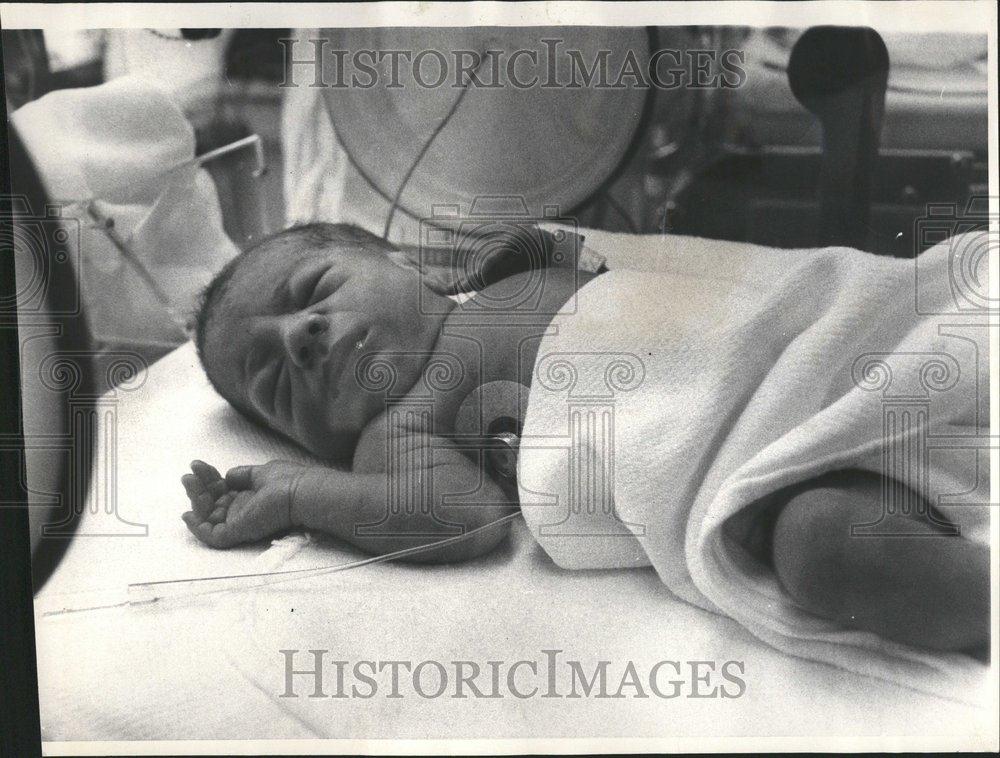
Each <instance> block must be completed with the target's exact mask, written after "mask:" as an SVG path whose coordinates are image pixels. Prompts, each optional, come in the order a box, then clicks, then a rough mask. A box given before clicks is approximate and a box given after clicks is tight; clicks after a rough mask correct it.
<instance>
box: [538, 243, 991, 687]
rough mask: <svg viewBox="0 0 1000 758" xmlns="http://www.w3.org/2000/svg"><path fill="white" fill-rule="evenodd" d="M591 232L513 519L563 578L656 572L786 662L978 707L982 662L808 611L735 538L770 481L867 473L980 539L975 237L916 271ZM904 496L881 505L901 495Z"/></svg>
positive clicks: (984, 413)
mask: <svg viewBox="0 0 1000 758" xmlns="http://www.w3.org/2000/svg"><path fill="white" fill-rule="evenodd" d="M588 241H589V242H591V243H593V244H594V245H595V248H596V249H597V250H599V251H600V252H601V253H603V254H605V255H606V256H607V257H608V265H609V268H611V271H610V273H608V274H605V275H603V276H601V277H598V278H597V279H595V280H593V281H592V282H590V283H588V284H587V285H586V286H585V287H584V288H582V289H581V291H580V292H579V293H578V295H577V297H576V298H575V299H574V300H573V301H571V302H570V303H567V304H566V306H565V307H564V308H563V311H562V312H561V313H560V315H558V316H557V317H556V319H555V321H554V326H555V327H556V328H555V329H553V330H552V332H551V333H550V334H549V335H548V336H546V337H545V338H544V340H543V341H542V344H541V348H540V350H539V353H538V358H537V360H536V364H535V373H534V375H533V379H532V388H531V392H530V398H529V402H528V411H527V416H526V421H525V426H524V431H523V436H522V441H521V452H520V459H519V471H518V483H519V487H520V496H521V503H522V510H523V512H524V515H525V519H526V520H527V522H528V523H529V525H530V526H531V528H532V533H533V535H534V536H535V538H536V539H537V540H538V542H539V543H540V544H541V545H542V547H543V548H544V549H545V550H546V552H547V553H548V554H549V555H550V556H551V557H552V559H553V560H554V561H555V562H556V563H557V564H559V565H560V566H563V567H565V568H576V569H579V568H608V567H625V566H639V565H650V564H651V565H652V566H653V567H654V568H655V570H656V571H657V573H658V575H659V577H660V579H661V580H662V581H663V582H664V584H666V585H667V587H668V588H669V589H670V590H671V591H673V592H674V593H676V594H677V595H678V596H680V597H681V598H683V599H685V600H687V601H689V602H691V603H693V604H695V605H698V606H700V607H702V608H706V609H709V610H712V611H715V612H718V613H722V614H725V615H727V616H730V617H732V618H734V619H736V620H737V621H739V622H740V623H741V624H743V625H744V626H745V627H747V628H748V629H749V630H750V631H751V632H752V633H754V634H755V635H756V636H758V637H759V638H761V639H762V640H764V641H766V642H768V643H769V644H771V645H773V646H775V647H777V648H778V649H780V650H782V651H785V652H787V653H790V654H792V655H796V656H803V657H806V658H810V659H815V660H819V661H824V662H827V663H831V664H834V665H836V666H840V667H842V668H845V669H848V670H851V671H855V672H859V673H863V674H869V675H872V676H876V677H880V678H884V679H887V680H890V681H895V682H897V683H901V684H904V685H907V686H910V687H914V688H917V689H921V690H925V691H931V692H936V693H937V694H942V693H944V692H947V693H948V694H947V696H949V697H954V698H956V699H967V698H975V697H976V694H975V693H974V692H973V690H975V689H976V688H977V687H979V686H981V685H982V684H983V680H984V679H985V676H984V674H985V672H986V667H985V666H982V665H981V664H978V663H976V662H974V661H973V660H972V659H970V658H968V657H967V656H962V655H958V654H938V653H932V652H929V651H926V650H918V649H916V648H912V647H908V646H905V645H901V644H897V643H893V642H890V641H887V640H884V639H881V638H879V637H877V636H875V635H873V634H869V633H864V632H857V631H847V630H844V629H842V628H839V627H838V626H837V625H836V624H834V623H832V622H828V621H825V620H823V619H819V618H817V617H815V616H812V615H810V614H808V613H806V612H804V611H802V610H801V609H799V608H797V607H796V606H795V605H794V604H793V603H792V601H791V599H790V598H789V597H788V596H787V595H786V594H785V593H784V592H783V590H782V588H781V587H780V585H779V583H778V582H777V580H776V577H775V576H774V573H773V570H771V569H770V568H769V567H768V566H766V565H764V564H763V563H762V562H760V561H758V560H754V559H753V557H752V554H751V552H750V551H749V550H748V549H747V544H746V543H747V539H748V535H747V534H743V537H744V538H743V539H741V538H740V531H739V529H738V528H732V527H733V526H734V525H737V526H739V525H741V524H742V528H743V529H744V532H746V531H747V530H750V529H751V528H752V524H750V523H749V522H750V521H752V519H745V518H744V519H741V518H739V516H740V514H746V513H747V512H748V508H749V507H750V506H751V505H753V504H754V503H756V502H759V501H761V500H762V499H763V498H766V497H767V496H768V495H770V494H772V493H774V492H776V491H777V490H779V489H782V488H784V487H786V486H789V485H792V484H794V483H797V482H802V481H805V480H808V479H812V478H814V477H816V476H818V475H820V474H823V473H825V472H828V471H832V470H838V469H844V468H858V469H863V470H867V471H871V472H874V473H876V474H879V475H882V474H883V473H884V474H886V476H887V477H892V478H893V479H896V480H898V481H901V482H903V483H905V484H907V485H909V486H910V487H912V488H913V489H914V490H915V491H917V492H921V493H924V495H925V497H926V498H927V500H928V501H929V502H931V503H933V504H934V505H935V507H936V508H937V509H938V510H939V511H940V513H942V514H944V516H945V518H947V519H948V520H949V521H950V522H951V523H952V524H953V525H954V526H956V527H957V528H958V529H959V530H960V533H961V535H962V538H964V539H969V540H977V541H980V542H983V543H987V544H988V541H989V536H988V525H989V512H988V507H987V503H988V493H989V477H988V465H989V464H988V455H987V454H988V449H989V429H988V424H989V421H988V419H989V412H988V405H987V403H988V390H987V387H988V386H989V385H988V367H989V356H988V352H987V341H986V329H985V328H983V327H984V326H985V324H986V311H985V310H984V309H983V307H984V303H983V300H982V296H981V295H980V294H978V293H977V292H976V286H978V285H980V284H981V286H982V288H983V289H984V290H985V282H986V278H985V267H986V260H987V258H988V256H986V255H982V254H981V253H982V252H984V251H985V250H987V249H988V244H987V240H986V238H985V234H966V235H962V236H958V237H954V238H952V239H951V240H947V241H945V242H942V243H940V244H938V245H936V246H935V247H933V248H931V249H929V250H927V251H926V252H925V253H923V254H922V255H921V256H919V257H918V258H917V260H916V261H913V260H899V259H888V258H880V257H876V256H872V255H868V254H866V253H861V252H858V251H855V250H849V249H834V248H828V249H817V250H776V249H768V248H761V247H756V246H752V245H744V244H734V245H733V246H732V248H731V249H729V250H726V249H725V248H724V247H720V248H717V249H715V250H714V251H713V252H711V253H705V252H704V251H702V254H701V255H698V256H685V255H684V254H683V250H678V249H677V248H676V247H675V248H672V249H670V252H667V250H668V248H667V246H665V245H662V244H661V245H660V246H659V249H658V245H657V241H656V239H655V238H650V239H648V240H647V241H646V242H644V244H643V245H641V246H629V252H628V253H627V255H628V258H627V259H625V257H624V256H620V255H618V254H617V251H616V250H615V249H613V248H605V247H602V246H601V241H600V239H599V238H598V237H596V236H595V237H593V238H592V239H590V240H588ZM976 266H981V268H982V270H981V271H980V270H978V269H976ZM626 268H630V269H646V270H639V271H636V270H625V269H626ZM970 272H971V273H970ZM977 272H978V273H979V274H981V276H980V277H979V278H976V276H975V274H976V273H977ZM887 467H888V468H887ZM886 481H888V478H887V479H886ZM901 497H902V495H900V493H899V492H898V491H896V492H892V491H890V493H889V495H888V500H887V503H890V504H892V505H893V506H895V507H900V508H906V507H912V506H913V505H914V504H913V503H905V502H902V501H900V498H901ZM893 498H895V500H894V499H893ZM887 507H888V506H887ZM724 527H725V528H724ZM845 528H847V527H846V525H845ZM857 528H858V529H859V531H858V538H863V537H862V536H861V535H862V534H877V533H878V529H879V526H878V525H874V526H865V525H858V526H857ZM874 538H876V539H877V538H878V537H874Z"/></svg>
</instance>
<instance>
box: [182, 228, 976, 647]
mask: <svg viewBox="0 0 1000 758" xmlns="http://www.w3.org/2000/svg"><path fill="white" fill-rule="evenodd" d="M533 276H534V274H533V273H532V272H531V271H522V272H519V273H513V274H511V275H509V276H504V277H501V278H499V280H498V281H494V282H492V283H489V284H488V285H486V286H485V287H482V288H479V291H478V292H477V293H476V294H475V295H474V296H473V303H475V302H477V301H479V300H481V301H482V302H484V303H489V302H497V301H498V300H503V299H505V298H506V299H510V298H511V297H512V296H513V295H516V293H518V292H521V291H523V289H524V288H525V285H526V283H527V282H528V281H529V278H530V277H533ZM591 278H593V275H591V274H585V273H583V272H578V271H572V270H566V269H558V268H552V269H549V270H547V271H546V272H545V276H544V277H535V278H534V280H533V281H538V282H540V283H541V286H540V287H539V291H538V292H537V297H535V298H531V299H526V301H525V303H524V305H523V308H524V312H523V317H522V314H520V313H518V312H517V308H515V309H514V312H511V311H510V310H509V309H508V310H505V312H504V313H503V314H502V315H500V314H499V313H496V312H495V311H491V309H490V308H485V307H484V308H482V309H480V310H470V309H468V308H464V307H458V306H457V303H456V302H455V301H454V300H453V299H451V298H450V297H449V295H450V294H451V290H450V289H449V285H448V284H447V283H446V282H445V283H443V282H442V281H441V280H440V279H437V278H435V277H432V276H428V275H427V272H421V271H420V270H419V266H417V265H415V264H414V262H413V261H412V259H411V258H408V257H407V256H406V255H405V254H403V252H402V251H400V250H398V249H396V248H395V247H393V246H392V245H390V244H389V243H388V242H386V241H385V240H383V239H380V238H378V237H375V236H373V235H371V234H368V233H367V232H364V231H362V230H360V229H357V228H354V227H349V226H344V225H333V224H311V225H308V226H305V227H298V228H294V229H290V230H287V231H284V232H281V233H279V234H277V235H275V236H273V237H271V238H269V239H267V240H264V241H263V242H261V243H259V244H258V245H257V246H256V247H254V248H252V249H251V250H248V251H247V252H246V253H244V254H243V255H241V256H239V257H237V258H236V259H234V260H233V261H232V262H231V263H230V264H229V265H228V266H227V267H226V268H225V269H224V270H223V271H222V272H221V273H220V274H219V275H218V276H217V277H216V278H215V280H214V281H213V282H212V284H211V285H210V286H209V288H208V290H207V292H206V294H205V298H204V305H203V307H202V310H201V313H200V316H199V323H198V330H197V347H198V351H199V355H200V357H201V360H202V363H203V366H204V368H205V371H206V373H207V375H208V378H209V379H210V381H211V383H212V384H213V386H214V387H215V388H216V389H217V390H218V392H219V393H220V394H221V395H222V396H223V397H225V398H226V399H227V400H228V401H229V402H230V403H231V404H232V405H233V406H234V407H235V408H237V409H238V410H239V411H241V412H242V413H243V414H245V415H246V416H248V417H250V418H252V419H254V420H256V421H258V422H259V423H262V424H263V425H265V426H267V427H269V428H271V429H273V430H275V431H277V432H278V433H280V434H282V435H283V436H285V437H287V438H288V439H290V440H292V441H294V442H296V443H298V444H299V445H300V446H301V447H303V448H305V449H306V450H308V451H309V452H311V453H312V454H313V455H315V456H316V457H318V458H320V459H322V460H324V461H329V462H331V463H333V464H337V465H338V466H340V467H341V468H331V467H326V466H303V465H299V464H294V463H288V462H280V461H272V462H270V463H267V464H265V465H262V466H238V467H236V468H234V469H231V470H230V471H229V472H227V474H226V476H225V477H222V476H221V475H220V474H219V472H218V471H216V470H215V469H214V468H212V467H211V466H209V465H208V464H206V463H202V462H200V461H195V462H194V463H193V464H192V467H191V468H192V472H193V473H191V474H187V475H185V476H184V477H183V484H184V487H185V489H186V491H187V494H188V497H189V498H190V501H191V510H190V511H189V512H187V513H185V514H184V516H183V518H184V521H185V523H186V524H187V525H188V527H189V528H190V530H191V531H192V532H193V533H194V535H195V536H196V537H197V538H198V539H200V540H201V541H202V542H204V543H205V544H207V545H210V546H211V547H215V548H227V547H231V546H233V545H236V544H240V543H244V542H252V541H257V540H262V539H265V538H267V537H270V536H272V535H275V534H278V533H281V532H283V531H287V530H289V529H292V528H296V527H298V528H305V529H310V530H318V531H321V532H325V533H328V534H330V535H334V536H336V537H339V538H342V539H344V540H347V541H348V542H350V543H352V544H354V545H356V546H357V547H359V548H361V549H363V550H365V551H368V552H371V553H376V554H384V553H388V552H392V551H396V550H400V549H405V548H412V547H415V546H422V545H428V544H430V543H436V542H441V544H440V545H439V546H437V547H434V548H431V549H429V550H424V551H420V552H418V553H415V554H413V555H412V556H410V557H411V559H412V560H422V561H434V562H444V561H458V560H465V559H469V558H472V557H474V556H477V555H481V554H483V553H486V552H488V551H490V550H492V549H493V548H494V547H495V546H496V545H497V544H498V543H499V542H500V541H501V540H503V539H504V537H505V535H506V531H507V528H508V525H509V521H507V520H504V516H506V515H508V514H510V513H513V512H514V511H516V509H517V507H518V503H517V488H516V483H515V482H513V481H512V480H511V478H509V477H506V476H504V475H503V473H502V472H503V471H504V468H503V467H502V466H499V467H498V466H495V465H490V461H491V460H495V459H496V455H495V452H496V449H497V448H498V447H499V448H503V443H502V440H503V439H507V440H509V439H510V438H511V434H513V435H516V434H518V433H519V431H520V423H521V422H523V418H517V419H513V428H506V429H503V430H502V431H504V432H507V433H508V434H507V435H506V436H504V435H503V434H494V433H492V432H493V430H492V429H491V430H489V431H490V432H491V433H484V434H483V436H482V441H481V444H479V445H470V444H469V439H470V438H469V436H468V434H467V433H468V431H469V430H467V429H462V430H459V429H457V428H456V419H457V418H458V417H459V410H460V406H462V403H463V401H464V400H465V399H467V398H469V397H470V396H471V393H474V391H475V390H476V389H477V388H479V387H482V386H485V385H490V386H493V387H498V386H499V387H504V386H512V387H517V386H518V385H521V386H523V387H530V385H531V380H532V373H533V368H534V364H535V358H536V355H537V352H538V347H539V342H540V340H541V337H542V335H543V332H544V331H545V326H544V325H541V326H540V325H539V319H538V317H537V314H539V313H555V312H556V311H558V310H559V308H560V307H561V306H562V305H563V304H564V303H566V302H567V301H568V300H570V299H571V298H572V296H573V295H574V293H575V291H576V289H577V287H579V286H582V285H584V284H586V282H588V281H590V279H591ZM491 315H492V316H493V318H492V319H490V317H491ZM484 322H486V323H485V324H484ZM442 356H447V357H448V358H449V360H452V361H457V363H458V364H459V366H460V369H459V371H458V372H457V375H456V377H457V378H456V381H455V382H454V383H453V384H452V386H449V387H448V388H447V390H446V391H444V390H442V389H441V387H440V382H439V381H436V380H435V377H434V374H433V372H434V370H435V364H436V360H435V359H436V358H440V357H442ZM373 361H377V362H379V363H381V364H382V365H383V366H391V372H392V375H393V377H392V378H393V381H392V383H391V387H388V388H385V389H382V390H381V391H378V390H376V389H373V388H372V387H371V386H369V385H367V384H366V383H365V381H363V376H364V374H365V367H366V366H371V365H374V364H373ZM438 368H440V366H439V365H438ZM387 392H391V393H392V400H393V402H394V403H397V404H402V405H403V406H405V405H406V404H407V402H408V401H413V403H414V405H412V407H418V406H419V407H426V408H427V409H428V412H426V413H423V412H408V413H389V412H387V407H388V406H387V399H388V396H387ZM486 421H487V422H488V421H489V419H486ZM456 431H459V432H462V433H463V434H462V436H461V440H462V442H461V444H458V443H457V442H456V440H457V439H459V438H458V437H456V436H455V433H456ZM880 485H881V483H880V481H879V479H878V478H877V477H875V476H873V475H871V474H866V473H862V472H835V473H833V474H830V475H828V476H825V477H823V478H821V479H814V480H812V481H809V482H806V483H803V484H800V485H797V486H796V487H795V488H794V489H789V490H786V491H783V492H780V493H779V494H778V495H777V496H776V497H774V498H770V499H768V501H767V502H761V503H759V504H758V505H757V506H755V507H753V508H751V509H748V511H747V512H746V513H745V514H741V516H742V517H743V518H750V519H753V522H754V523H753V527H754V528H753V529H749V530H744V533H746V532H751V533H755V534H756V537H755V538H754V539H753V540H752V542H753V544H752V545H749V546H748V549H749V550H750V551H751V552H752V553H753V554H754V555H756V557H757V558H758V559H759V560H761V561H762V562H764V563H766V564H767V565H769V566H770V567H772V569H773V571H774V572H775V574H776V576H777V577H778V579H779V581H780V582H781V584H782V586H783V587H784V588H785V590H786V591H787V593H788V594H789V595H790V596H791V597H792V598H793V599H794V600H795V602H796V603H798V604H799V605H800V606H802V607H803V608H804V609H806V610H808V611H810V612H812V613H814V614H816V615H819V616H822V617H824V618H827V619H832V620H835V621H837V622H839V623H842V624H843V625H844V626H845V627H848V628H852V629H861V630H867V631H872V632H875V633H877V634H880V635H882V636H884V637H887V638H890V639H894V640H897V641H900V642H906V643H909V644H914V645H919V646H924V647H929V648H934V649H939V650H956V651H960V650H964V651H970V652H977V653H980V654H981V651H982V650H984V649H985V647H986V646H987V644H988V619H989V565H988V550H987V549H986V548H985V547H984V546H981V545H976V544H973V543H970V542H968V541H966V540H962V539H958V538H949V537H942V538H938V539H931V540H926V539H919V538H895V539H876V540H872V539H851V538H850V534H849V525H850V524H853V523H866V522H868V521H871V520H872V517H873V516H875V515H878V514H879V513H880ZM889 518H893V519H908V518H911V516H906V515H901V514H895V515H892V516H890V517H889ZM912 518H914V519H916V518H917V516H916V515H914V516H912ZM386 523H390V524H392V526H393V527H394V528H392V529H386V528H381V529H373V528H371V527H372V525H379V524H383V525H384V524H386ZM919 529H922V530H926V532H927V534H928V535H930V534H933V533H934V530H935V526H934V524H933V523H932V522H927V521H921V522H919ZM909 531H910V532H912V531H913V528H912V525H911V528H910V529H909ZM455 534H466V535H468V538H466V539H458V540H454V539H452V540H447V541H445V538H448V537H451V536H453V535H455ZM956 586H960V587H962V588H963V589H962V591H961V592H955V591H954V588H955V587H956Z"/></svg>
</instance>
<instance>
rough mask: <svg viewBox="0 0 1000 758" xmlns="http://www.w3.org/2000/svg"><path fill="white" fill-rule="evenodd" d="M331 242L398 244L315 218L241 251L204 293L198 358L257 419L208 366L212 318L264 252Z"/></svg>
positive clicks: (371, 246) (387, 247) (359, 246)
mask: <svg viewBox="0 0 1000 758" xmlns="http://www.w3.org/2000/svg"><path fill="white" fill-rule="evenodd" d="M330 245H337V246H340V247H341V248H343V249H350V250H361V251H365V252H372V251H378V252H384V253H391V252H394V251H395V250H396V248H395V247H394V246H393V245H392V244H390V243H389V242H388V241H386V240H384V239H382V238H381V237H379V236H377V235H374V234H372V233H371V232H369V231H366V230H365V229H362V228H361V227H359V226H353V225H351V224H330V223H325V222H315V223H311V224H302V225H300V226H293V227H290V228H288V229H285V230H284V231H280V232H277V233H276V234H272V235H270V236H268V237H265V238H264V239H262V240H260V241H259V242H257V243H256V244H254V245H252V246H251V247H249V248H247V249H246V250H244V251H243V253H241V254H240V255H237V256H236V257H235V258H233V259H232V260H231V261H229V263H227V264H226V265H225V266H224V267H223V269H222V270H221V271H219V273H218V274H216V275H215V277H214V278H213V279H212V281H211V282H210V283H209V285H208V286H207V287H206V288H205V290H204V292H203V293H202V295H201V304H200V306H199V308H198V313H197V316H196V318H195V328H194V344H195V347H196V348H197V351H198V358H199V360H200V361H201V365H202V367H203V368H204V369H205V374H206V375H207V376H208V380H209V382H211V384H212V386H213V387H214V388H215V390H216V392H218V393H219V394H220V395H222V396H223V397H224V398H226V400H228V401H229V402H230V403H231V404H232V405H233V406H234V407H235V408H236V409H237V410H238V411H240V413H242V414H244V415H245V416H249V417H250V418H252V419H253V420H255V421H257V422H259V423H262V424H264V425H265V426H267V423H266V422H265V421H264V419H262V418H261V417H260V415H259V414H258V413H256V412H255V411H253V410H252V409H251V408H249V407H248V406H247V405H246V404H245V403H242V402H239V401H238V399H237V398H233V397H229V396H228V395H227V393H226V392H224V391H223V389H222V387H220V386H219V384H218V382H216V380H215V377H213V376H212V373H211V372H210V371H209V370H208V363H207V362H206V360H205V352H204V350H205V338H206V333H207V331H208V324H209V323H210V322H211V321H212V318H213V317H214V316H215V314H216V311H217V310H218V307H219V303H221V302H222V300H223V298H224V296H225V295H226V293H227V292H228V291H229V285H230V282H231V281H232V278H233V275H234V274H235V273H236V271H237V270H239V269H240V268H242V267H243V266H245V265H248V264H250V263H252V262H253V261H254V260H256V259H258V258H259V257H261V256H263V255H268V254H271V253H273V252H275V251H276V250H279V249H281V248H284V247H292V246H295V249H296V250H299V251H301V250H306V251H310V250H320V249H323V248H325V247H328V246H330Z"/></svg>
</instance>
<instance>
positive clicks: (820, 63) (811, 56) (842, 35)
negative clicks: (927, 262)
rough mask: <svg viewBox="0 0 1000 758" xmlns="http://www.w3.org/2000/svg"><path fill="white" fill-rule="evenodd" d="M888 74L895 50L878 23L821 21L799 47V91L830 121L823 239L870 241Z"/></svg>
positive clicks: (822, 191)
mask: <svg viewBox="0 0 1000 758" xmlns="http://www.w3.org/2000/svg"><path fill="white" fill-rule="evenodd" d="M888 77H889V52H888V50H886V47H885V42H883V41H882V37H881V36H879V33H878V32H876V31H875V30H874V29H867V28H863V27H843V26H814V27H812V28H810V29H807V30H806V31H805V32H804V33H803V35H802V36H801V37H799V39H798V40H797V41H796V43H795V47H793V48H792V55H791V57H790V58H789V61H788V83H789V85H790V86H791V88H792V94H793V95H795V97H796V99H797V100H798V101H799V102H800V103H802V105H804V106H805V107H806V108H808V109H809V110H810V111H811V112H812V113H813V114H815V115H816V117H817V118H818V119H819V120H820V122H821V123H822V125H823V140H822V145H823V158H822V163H821V166H822V168H821V170H820V178H819V204H820V230H819V238H818V240H817V242H818V243H819V244H820V245H822V246H827V245H845V246H847V247H855V248H858V249H860V250H864V249H865V248H867V247H868V246H869V245H868V229H869V221H870V218H871V208H870V207H869V206H870V205H871V194H872V175H873V174H874V172H875V162H876V161H877V160H878V147H879V138H880V136H881V133H882V115H883V113H884V111H885V87H886V82H887V81H888Z"/></svg>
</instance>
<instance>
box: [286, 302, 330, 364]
mask: <svg viewBox="0 0 1000 758" xmlns="http://www.w3.org/2000/svg"><path fill="white" fill-rule="evenodd" d="M329 329H330V322H329V320H328V319H327V318H326V316H323V315H321V314H319V313H310V314H307V315H304V316H297V317H295V320H294V321H293V322H292V323H291V324H290V325H289V326H288V329H287V331H286V334H285V348H286V350H287V351H288V355H289V357H290V358H291V359H292V362H293V363H294V364H295V365H296V366H298V367H299V368H302V369H310V368H312V367H313V366H314V365H315V364H316V362H317V361H318V360H322V359H323V358H324V357H326V354H327V352H328V350H329V347H328V345H327V339H326V338H327V332H328V331H329Z"/></svg>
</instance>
